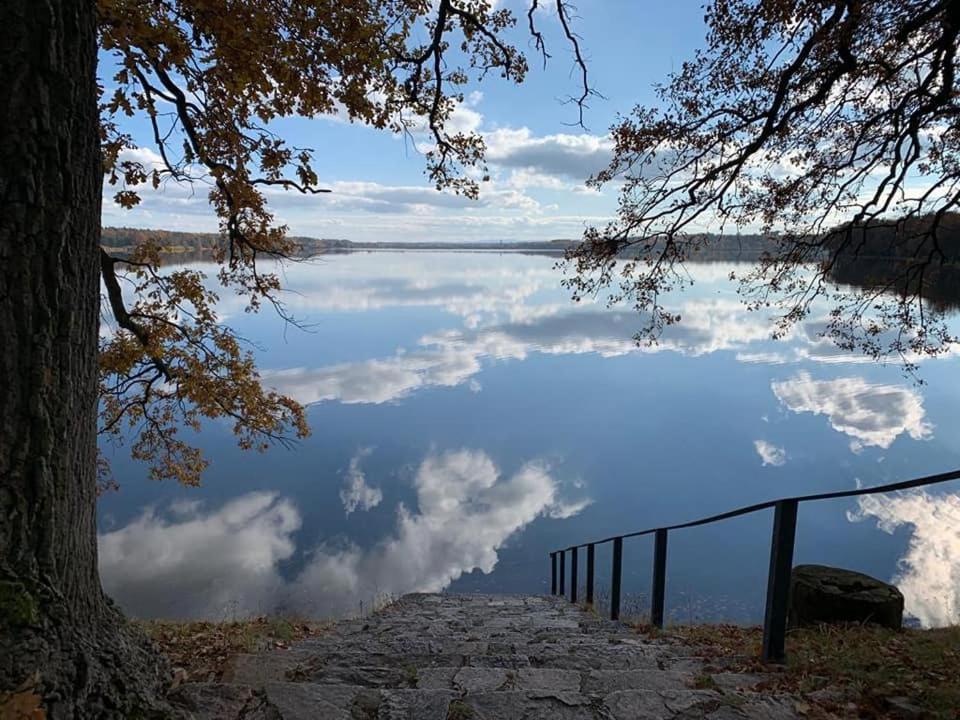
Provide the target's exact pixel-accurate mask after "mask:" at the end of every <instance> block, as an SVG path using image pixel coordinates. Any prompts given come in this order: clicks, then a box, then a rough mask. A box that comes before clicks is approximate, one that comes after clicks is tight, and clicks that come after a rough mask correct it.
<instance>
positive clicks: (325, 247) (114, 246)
mask: <svg viewBox="0 0 960 720" xmlns="http://www.w3.org/2000/svg"><path fill="white" fill-rule="evenodd" d="M290 239H291V240H293V241H294V242H295V243H297V244H298V245H299V246H300V248H301V252H302V253H304V254H315V253H322V252H331V251H336V250H337V249H346V248H347V247H348V246H350V245H352V244H353V243H351V242H350V241H349V240H338V239H331V238H310V237H291V238H290ZM148 240H152V241H154V242H158V243H159V244H160V245H161V246H162V247H163V250H164V252H166V253H169V254H179V253H190V254H197V253H210V252H211V251H212V250H214V249H215V248H216V247H218V246H219V245H220V244H221V243H222V242H224V240H223V236H221V235H219V234H217V233H197V232H177V231H174V230H149V229H143V228H127V227H119V228H116V227H105V228H103V229H102V230H101V234H100V244H101V245H103V246H104V247H105V248H107V249H108V250H113V251H115V252H131V251H132V250H133V249H134V248H135V247H136V246H137V245H140V244H142V243H145V242H147V241H148Z"/></svg>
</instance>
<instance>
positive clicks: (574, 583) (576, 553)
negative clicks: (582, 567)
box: [570, 546, 580, 603]
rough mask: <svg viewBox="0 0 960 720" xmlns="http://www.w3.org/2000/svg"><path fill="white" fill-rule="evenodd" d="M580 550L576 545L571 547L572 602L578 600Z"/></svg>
mask: <svg viewBox="0 0 960 720" xmlns="http://www.w3.org/2000/svg"><path fill="white" fill-rule="evenodd" d="M579 555H580V550H579V549H578V548H577V547H576V546H574V547H572V548H570V602H572V603H575V602H576V601H577V561H578V556H579Z"/></svg>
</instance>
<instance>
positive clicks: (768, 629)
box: [763, 500, 797, 663]
mask: <svg viewBox="0 0 960 720" xmlns="http://www.w3.org/2000/svg"><path fill="white" fill-rule="evenodd" d="M796 532H797V501H796V500H780V501H779V502H777V504H776V505H775V506H774V515H773V540H772V542H771V544H770V574H769V575H768V577H767V609H766V613H765V614H764V619H763V661H764V662H774V663H782V662H783V661H784V659H785V658H786V648H785V645H786V637H787V610H788V605H789V602H790V573H791V571H792V570H793V544H794V539H795V538H796Z"/></svg>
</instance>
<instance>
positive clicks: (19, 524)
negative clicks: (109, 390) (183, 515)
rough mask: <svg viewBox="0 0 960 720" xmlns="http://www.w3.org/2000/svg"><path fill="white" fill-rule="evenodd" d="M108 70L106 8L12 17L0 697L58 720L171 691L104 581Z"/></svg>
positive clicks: (4, 5) (3, 20)
mask: <svg viewBox="0 0 960 720" xmlns="http://www.w3.org/2000/svg"><path fill="white" fill-rule="evenodd" d="M96 61H97V42H96V3H95V2H94V0H2V2H0V78H2V79H3V80H2V83H3V88H2V92H0V691H8V692H9V691H11V690H13V689H15V688H18V687H24V683H27V684H28V685H29V684H30V682H31V681H30V679H31V678H38V681H39V682H38V684H37V685H36V688H37V689H36V694H37V695H39V696H40V697H42V699H43V706H44V708H45V710H46V713H47V717H50V718H74V717H76V718H87V717H134V716H141V717H143V716H147V717H149V716H151V715H154V714H155V712H154V710H155V708H158V707H160V708H161V709H162V706H159V705H158V704H157V698H158V697H159V693H160V690H161V688H162V687H163V684H164V674H163V667H162V665H161V664H160V663H159V661H158V659H157V655H156V654H155V652H154V651H153V649H152V647H151V646H150V644H149V643H148V642H147V641H146V640H145V639H144V638H143V636H142V635H141V634H139V633H138V632H137V631H136V630H135V629H133V628H131V627H129V625H128V624H127V623H126V621H125V620H124V619H123V617H122V615H121V614H120V613H119V611H117V610H116V608H115V607H114V606H113V605H112V603H111V602H110V600H109V599H108V598H107V597H106V596H105V595H104V593H103V591H102V590H101V586H100V579H99V574H98V571H97V545H96V524H95V513H96V453H97V447H96V411H97V345H98V322H99V298H100V289H99V274H98V272H99V269H98V268H99V265H98V258H99V254H98V253H99V234H100V196H101V188H102V169H101V160H100V141H99V131H98V111H97V89H96ZM2 714H3V708H2V707H0V715H2Z"/></svg>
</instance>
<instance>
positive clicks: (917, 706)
mask: <svg viewBox="0 0 960 720" xmlns="http://www.w3.org/2000/svg"><path fill="white" fill-rule="evenodd" d="M638 632H641V633H642V632H643V628H638ZM661 635H662V636H667V637H672V638H674V639H678V640H680V641H681V642H684V643H687V644H690V645H695V646H697V647H698V648H700V650H701V651H703V652H704V653H705V655H706V656H707V657H708V658H715V659H716V663H715V665H716V667H715V668H714V669H716V670H718V671H720V670H733V671H741V672H755V673H764V677H765V679H764V681H763V683H762V684H761V685H760V686H759V688H758V689H762V690H769V691H774V692H790V693H795V694H797V695H800V696H802V697H803V698H804V700H805V702H807V703H808V704H809V705H810V711H811V712H810V716H811V717H826V716H829V715H830V714H831V713H832V714H833V715H834V716H840V717H864V718H894V717H905V716H911V715H913V714H914V713H916V716H917V717H929V718H937V719H941V718H942V719H944V720H947V719H949V720H956V718H957V717H960V716H958V714H957V710H958V708H960V626H958V627H950V628H940V629H934V630H916V629H904V630H901V631H894V630H888V629H886V628H880V627H877V626H873V625H822V626H818V627H811V628H802V629H796V630H792V631H790V633H788V635H787V664H786V665H785V666H783V667H771V666H765V665H763V664H762V663H761V662H760V660H759V656H760V645H761V640H762V636H763V633H762V630H761V629H760V628H744V627H739V626H735V625H702V626H678V627H671V628H668V629H667V630H665V631H661Z"/></svg>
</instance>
